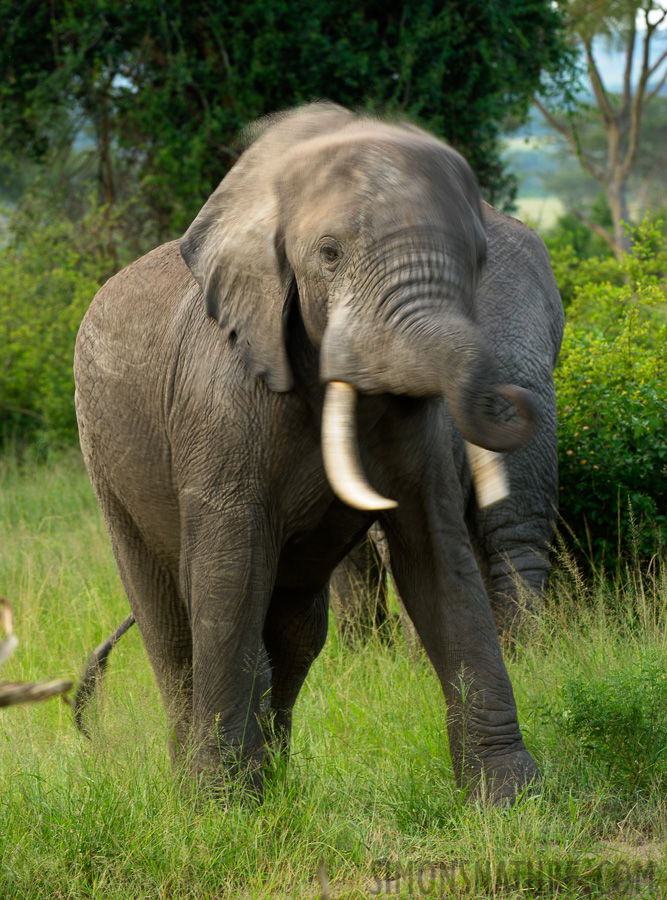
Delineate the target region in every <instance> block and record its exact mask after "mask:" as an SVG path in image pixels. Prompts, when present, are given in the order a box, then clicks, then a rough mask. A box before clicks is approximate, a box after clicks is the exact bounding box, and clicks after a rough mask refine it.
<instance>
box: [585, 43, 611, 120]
mask: <svg viewBox="0 0 667 900" xmlns="http://www.w3.org/2000/svg"><path fill="white" fill-rule="evenodd" d="M584 49H585V50H586V62H587V63H588V77H589V78H590V80H591V85H592V86H593V93H594V94H595V100H596V102H597V105H598V108H599V109H600V113H601V114H602V122H603V124H604V126H605V131H606V130H607V125H608V124H610V123H611V122H615V121H616V110H615V109H614V107H613V105H612V103H611V101H610V99H609V94H607V89H606V88H605V86H604V82H603V80H602V76H601V75H600V70H599V69H598V67H597V63H596V62H595V57H594V56H593V47H592V44H591V41H589V40H586V41H584Z"/></svg>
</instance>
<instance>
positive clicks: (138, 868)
mask: <svg viewBox="0 0 667 900" xmlns="http://www.w3.org/2000/svg"><path fill="white" fill-rule="evenodd" d="M0 533H2V535H3V538H4V537H5V536H7V539H6V540H3V541H2V543H1V544H0V578H1V579H2V580H1V581H0V590H1V591H2V593H4V594H6V595H7V596H8V597H10V599H11V600H12V602H13V604H14V607H15V613H16V630H17V633H18V634H19V637H20V639H21V645H20V647H19V650H18V651H17V653H16V654H15V656H14V657H13V658H12V659H11V660H10V661H9V662H8V663H7V664H6V665H5V667H3V671H2V677H3V678H8V679H16V680H32V679H40V678H44V677H49V676H70V677H73V676H74V677H75V676H76V674H77V673H78V672H79V671H80V669H81V667H82V666H83V664H84V662H85V659H86V657H87V655H88V653H89V652H90V650H91V649H92V648H93V647H94V646H95V645H96V644H97V643H98V642H99V641H100V640H101V639H102V638H104V637H106V636H108V635H109V634H110V633H111V631H112V630H113V629H114V627H115V626H116V625H117V624H118V623H119V621H120V620H121V619H122V618H123V617H124V616H125V615H126V614H127V611H128V607H127V601H126V599H125V597H124V595H123V592H122V589H121V587H120V583H119V581H118V577H117V575H116V571H115V566H114V563H113V558H112V555H111V551H110V548H109V545H108V541H107V539H106V535H105V533H104V528H103V525H102V522H101V517H100V515H99V513H98V511H97V507H96V504H95V500H94V497H93V495H92V491H91V489H90V487H89V486H88V483H87V479H86V475H85V472H84V471H83V468H82V466H81V464H80V461H79V460H78V458H76V457H75V456H72V457H69V458H64V459H63V460H61V461H60V462H58V463H56V464H54V465H52V466H50V467H49V468H47V469H39V468H35V467H31V468H28V469H24V470H21V469H20V468H17V467H16V466H14V464H13V463H11V462H3V463H2V464H0ZM663 572H664V570H659V567H657V566H656V568H655V570H654V572H653V578H652V580H651V578H649V577H647V573H646V572H637V571H631V572H628V573H627V574H626V577H625V578H624V579H623V580H622V581H621V582H617V583H616V585H609V584H606V583H604V582H603V581H599V582H598V583H597V584H591V583H584V582H583V581H581V580H577V577H576V573H575V571H574V570H573V569H571V570H570V571H569V572H568V569H567V566H565V565H563V563H561V564H560V568H559V573H560V574H559V576H558V577H557V578H556V579H555V584H554V596H553V597H552V599H551V600H550V601H549V602H548V603H547V605H546V610H545V613H544V615H543V616H541V617H539V618H536V619H535V621H534V623H533V625H532V627H531V628H530V629H529V633H530V635H531V637H530V641H526V642H525V644H523V645H521V646H519V647H518V648H517V650H516V651H515V652H514V654H513V655H512V657H511V658H510V659H509V660H508V667H509V669H510V674H511V677H512V680H513V684H514V686H515V693H516V697H517V703H518V707H519V717H520V721H521V724H522V727H523V731H524V735H525V739H526V743H527V745H528V747H529V749H530V750H531V752H532V753H533V754H534V755H535V757H536V759H537V760H538V762H539V764H540V766H541V769H542V772H543V775H544V785H543V790H542V792H541V793H540V794H538V795H536V796H533V797H530V798H527V799H524V800H523V801H522V802H521V803H519V804H517V805H516V806H515V807H514V808H512V809H494V808H490V807H488V806H485V805H483V804H472V803H469V802H465V800H464V798H463V797H462V796H461V795H460V794H459V792H458V791H457V789H456V785H455V782H454V778H453V773H452V768H451V763H450V759H449V753H448V746H447V733H446V728H445V704H444V700H443V697H442V692H441V689H440V686H439V684H438V681H437V679H436V677H435V675H434V673H433V671H432V669H431V667H430V665H429V664H428V662H426V661H422V662H419V661H415V660H414V659H412V658H411V655H410V653H409V652H408V650H407V648H406V646H405V643H404V641H403V640H402V638H401V636H400V635H398V637H397V639H396V641H395V642H394V643H393V644H390V645H387V643H386V642H384V641H383V640H381V639H380V638H379V637H378V638H371V639H370V640H369V641H368V642H367V643H365V644H363V645H360V646H359V647H357V648H356V649H354V650H353V649H350V648H348V647H346V646H345V645H344V644H343V643H342V642H340V641H339V640H338V638H337V635H336V633H335V629H334V628H333V624H332V625H331V628H330V635H329V641H328V642H327V645H326V647H325V649H324V651H323V653H322V654H321V656H320V657H319V658H318V660H317V661H316V662H315V664H314V665H313V668H312V671H311V673H310V675H309V678H308V680H307V682H306V685H305V687H304V689H303V691H302V694H301V696H300V698H299V701H298V703H297V707H296V710H295V729H294V740H293V748H292V755H291V759H290V763H289V767H288V770H287V774H286V775H284V774H281V772H280V771H278V772H277V774H276V775H275V776H274V777H273V778H271V779H269V780H268V782H267V788H266V797H265V801H264V803H263V805H262V806H261V807H259V808H257V807H254V806H253V805H252V804H250V805H247V804H246V805H243V804H242V803H239V802H238V800H237V799H235V798H234V797H233V796H232V797H231V798H229V799H228V800H227V802H221V801H219V800H218V801H216V800H212V799H210V798H208V797H205V796H201V795H200V796H198V797H196V798H193V796H192V794H191V792H190V791H188V790H187V789H183V788H181V787H179V785H178V784H177V782H176V780H175V779H174V777H173V774H172V772H171V769H170V766H169V759H168V753H167V740H166V738H167V734H166V721H165V716H164V713H163V710H162V706H161V703H160V701H159V697H158V692H157V688H156V686H155V682H154V679H153V676H152V673H151V671H150V667H149V665H148V662H147V658H146V654H145V652H144V649H143V646H142V643H141V639H140V635H139V633H138V632H137V630H136V629H133V630H132V631H130V632H129V633H128V634H127V635H126V636H125V637H124V638H123V640H122V641H121V642H120V644H119V645H118V647H117V648H116V649H115V650H114V652H113V654H112V657H111V661H110V665H109V671H108V675H107V679H106V683H105V687H104V690H103V692H102V695H101V697H100V698H99V699H98V700H97V701H96V702H95V703H94V704H93V705H92V707H91V710H90V713H89V721H90V724H91V728H92V738H93V739H92V741H90V742H89V741H86V740H85V739H84V738H82V737H81V736H80V735H79V734H78V733H77V732H76V730H75V729H74V726H73V724H72V721H71V714H70V709H69V707H67V706H66V705H65V704H63V703H61V702H59V701H55V700H54V701H50V702H49V703H46V704H41V705H37V706H34V707H25V708H16V709H10V710H3V711H2V712H1V713H0V897H2V898H5V897H7V898H14V897H17V898H42V897H58V898H84V897H85V898H97V897H99V898H102V897H104V898H105V900H106V898H128V897H132V898H134V897H146V898H149V897H150V898H155V897H164V898H213V897H219V898H226V897H230V898H231V897H258V898H259V897H262V898H263V897H304V898H305V897H308V898H311V897H317V896H319V893H320V890H321V888H320V884H319V881H318V879H317V872H318V866H319V865H320V862H321V861H322V860H323V861H324V867H325V869H326V877H327V879H329V880H330V882H331V884H332V888H333V891H334V896H336V897H367V896H371V894H372V892H373V891H377V890H387V891H389V892H390V894H391V895H393V896H400V895H401V894H400V892H403V894H402V895H403V896H429V894H428V889H429V888H428V886H429V884H432V882H433V879H434V878H435V879H436V880H437V878H438V877H439V878H440V879H441V883H442V879H444V878H447V879H449V880H448V881H447V882H446V884H447V889H448V890H449V886H450V885H454V887H453V888H452V889H453V890H454V889H455V893H454V895H455V896H459V897H488V896H493V893H494V892H495V893H496V895H497V896H504V897H512V896H517V897H518V896H526V893H527V892H528V891H530V890H533V891H535V890H537V887H536V884H537V883H538V880H539V879H541V881H539V884H542V885H543V887H541V888H540V890H542V895H543V896H596V892H597V895H598V896H610V893H609V892H610V890H611V888H609V884H611V883H612V882H613V879H614V878H616V880H617V882H618V880H619V879H620V878H621V877H623V878H626V881H627V883H628V884H632V885H634V886H637V885H640V886H641V885H642V884H644V882H646V884H649V886H650V885H655V884H660V883H662V882H661V881H660V879H661V877H662V876H663V875H664V874H665V873H664V867H663V862H662V859H663V855H662V850H663V845H664V840H665V834H666V829H665V800H664V796H663V792H662V791H658V790H656V791H652V790H650V784H651V782H650V780H649V782H647V783H648V785H649V789H646V786H645V785H644V786H642V787H641V789H639V790H634V791H631V792H630V793H629V794H628V793H627V792H626V791H625V789H624V785H621V786H619V783H618V782H616V781H614V778H612V777H610V775H609V772H608V769H607V768H606V765H607V763H608V760H607V761H605V759H604V758H603V756H604V755H603V754H602V755H601V754H600V753H599V752H596V751H595V749H594V748H593V749H590V748H589V747H588V746H587V745H588V744H589V743H590V742H589V741H588V740H587V739H586V738H585V737H584V738H582V735H581V733H579V732H577V731H576V730H575V731H572V730H571V729H569V728H568V727H567V725H566V721H567V717H565V716H564V713H565V711H566V710H567V708H568V707H567V701H568V695H567V690H566V687H565V686H566V685H567V684H568V682H570V683H581V684H588V685H591V686H595V685H598V684H600V683H601V682H600V679H603V680H604V679H605V678H607V679H608V678H612V681H613V677H612V676H613V675H614V673H615V672H616V673H618V672H630V673H632V672H635V671H636V672H640V673H641V665H640V664H641V660H642V659H650V660H651V661H652V662H651V666H653V668H650V667H649V668H650V672H653V673H659V671H660V666H661V665H662V664H663V663H664V666H665V671H667V650H666V647H667V638H666V637H665V628H664V625H665V622H664V609H665V604H666V601H667V590H666V586H665V579H664V575H663ZM646 671H647V672H648V671H649V670H648V669H647V670H646ZM649 674H650V673H649ZM577 679H579V681H578V682H577ZM605 683H606V682H605ZM629 683H630V688H628V690H631V689H632V690H634V687H633V685H634V682H632V679H630V682H629ZM638 684H639V685H640V688H641V680H640V681H639V682H638ZM622 788H623V789H622ZM647 859H653V860H655V865H656V867H657V868H656V870H655V871H653V872H651V873H649V874H648V875H647V874H646V872H647V871H648V870H646V868H645V866H646V860H647ZM611 863H615V864H616V869H613V868H612V869H610V868H609V865H610V864H611ZM626 864H627V865H626ZM605 866H606V867H607V868H604V867H605ZM624 866H625V868H624ZM632 866H634V867H635V868H634V869H633V868H632ZM638 867H639V868H638ZM642 867H643V868H642ZM661 867H663V868H661ZM635 870H637V871H635ZM633 873H634V874H633ZM642 873H644V874H642ZM649 876H650V878H649ZM429 878H430V879H431V881H429ZM605 878H606V879H607V881H606V882H604V879H605ZM632 878H634V881H632ZM642 878H643V879H644V882H642V880H641V879H642ZM452 879H454V880H453V881H452ZM536 879H537V880H536ZM647 879H648V880H647ZM623 883H625V882H623ZM605 885H606V887H605ZM642 889H643V888H642ZM614 890H616V889H615V888H614ZM410 891H412V894H410ZM567 891H570V893H567ZM605 891H606V892H607V893H606V894H605ZM611 895H614V896H621V895H622V894H619V893H618V892H617V893H616V894H611Z"/></svg>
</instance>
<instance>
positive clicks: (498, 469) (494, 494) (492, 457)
mask: <svg viewBox="0 0 667 900" xmlns="http://www.w3.org/2000/svg"><path fill="white" fill-rule="evenodd" d="M465 443H466V450H467V451H468V459H469V460H470V469H471V471H472V483H473V484H474V485H475V495H476V497H477V505H478V506H479V507H480V509H484V507H485V506H491V504H492V503H498V502H499V501H500V500H504V499H505V498H506V497H509V494H510V487H509V481H508V480H507V470H506V468H505V463H504V462H503V458H502V456H501V454H500V453H494V452H493V450H485V449H484V447H478V446H477V444H471V443H469V442H468V441H466V442H465Z"/></svg>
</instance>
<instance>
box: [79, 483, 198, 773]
mask: <svg viewBox="0 0 667 900" xmlns="http://www.w3.org/2000/svg"><path fill="white" fill-rule="evenodd" d="M96 488H97V494H98V499H99V502H100V506H101V508H102V511H103V513H104V518H105V521H106V525H107V530H108V532H109V536H110V538H111V544H112V547H113V552H114V556H115V558H116V564H117V566H118V571H119V573H120V577H121V581H122V582H123V587H124V588H125V593H126V594H127V597H128V600H129V601H130V607H131V608H132V612H133V613H134V615H135V618H136V621H137V625H138V626H139V630H140V632H141V636H142V638H143V641H144V645H145V647H146V651H147V653H148V658H149V661H150V663H151V666H152V669H153V671H154V673H155V677H156V680H157V684H158V688H159V690H160V694H161V697H162V702H163V704H164V707H165V710H166V713H167V719H168V722H169V731H170V742H169V751H170V756H171V761H172V765H173V766H174V767H176V765H177V764H181V763H182V762H183V761H184V757H185V755H186V753H187V748H188V743H189V736H190V724H191V720H192V633H191V629H190V619H189V615H188V611H187V609H186V607H185V604H184V603H183V601H182V599H181V597H180V595H179V592H178V590H177V587H176V584H175V581H174V576H173V575H172V573H171V571H170V570H169V569H168V568H167V567H166V566H165V565H164V564H163V563H162V562H161V561H160V560H158V559H157V557H156V556H155V554H154V553H153V552H152V551H151V550H150V549H149V547H147V545H146V543H145V541H144V539H143V537H142V535H141V533H140V531H139V529H138V528H137V526H136V524H135V523H134V521H133V519H132V517H131V516H130V515H129V513H128V512H127V510H126V509H125V507H124V506H123V504H122V503H121V502H120V501H119V500H118V498H117V497H115V495H114V494H113V493H112V492H111V491H110V490H106V489H104V488H102V489H101V488H100V484H99V483H97V485H96Z"/></svg>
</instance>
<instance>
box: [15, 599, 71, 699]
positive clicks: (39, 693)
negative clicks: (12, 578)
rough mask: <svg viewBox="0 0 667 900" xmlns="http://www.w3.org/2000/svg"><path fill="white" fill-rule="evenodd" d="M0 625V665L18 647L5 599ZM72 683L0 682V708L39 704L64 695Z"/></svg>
mask: <svg viewBox="0 0 667 900" xmlns="http://www.w3.org/2000/svg"><path fill="white" fill-rule="evenodd" d="M0 625H1V626H2V630H3V631H4V632H5V635H6V637H5V638H4V640H2V641H0V665H2V663H4V662H5V661H6V660H8V659H9V657H10V656H11V655H12V654H13V653H14V651H15V650H16V648H17V647H18V644H19V642H18V638H17V637H16V635H15V634H14V615H13V612H12V607H11V604H10V603H9V600H7V599H6V597H0ZM72 684H73V682H71V681H69V680H67V679H66V678H57V679H55V680H54V681H37V682H26V683H23V682H17V681H0V707H3V706H17V705H18V704H19V703H39V702H40V701H42V700H48V699H49V697H56V696H57V695H58V694H66V693H67V691H69V690H70V689H71V687H72Z"/></svg>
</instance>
